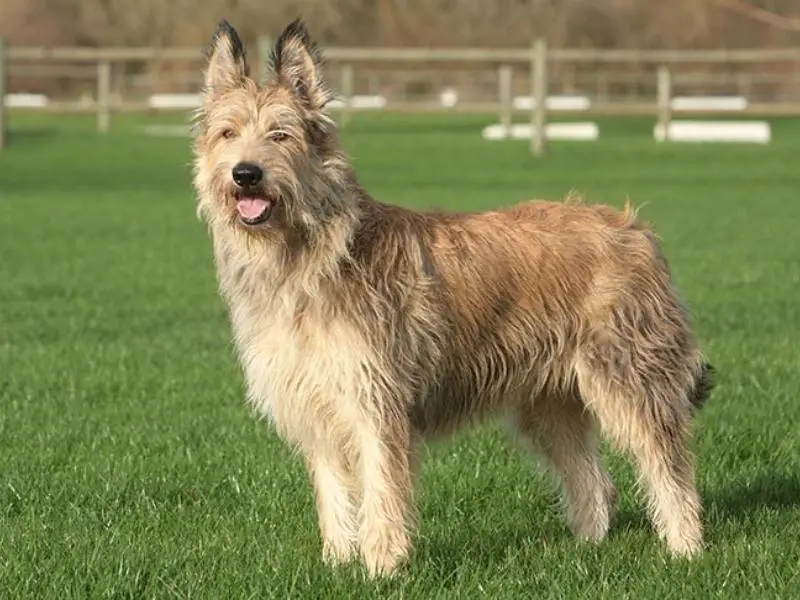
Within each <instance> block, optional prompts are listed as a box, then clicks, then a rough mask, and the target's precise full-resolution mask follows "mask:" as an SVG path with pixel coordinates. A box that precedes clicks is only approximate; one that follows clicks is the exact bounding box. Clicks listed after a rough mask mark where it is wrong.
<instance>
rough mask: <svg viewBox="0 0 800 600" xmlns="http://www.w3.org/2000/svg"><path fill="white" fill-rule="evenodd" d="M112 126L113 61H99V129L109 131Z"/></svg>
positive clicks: (99, 130)
mask: <svg viewBox="0 0 800 600" xmlns="http://www.w3.org/2000/svg"><path fill="white" fill-rule="evenodd" d="M110 127H111V62H110V61H108V60H101V61H100V62H98V63H97V131H98V132H99V133H108V130H109V128H110Z"/></svg>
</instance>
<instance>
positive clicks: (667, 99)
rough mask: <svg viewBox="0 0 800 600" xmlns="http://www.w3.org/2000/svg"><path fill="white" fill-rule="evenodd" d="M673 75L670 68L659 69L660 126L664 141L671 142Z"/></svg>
mask: <svg viewBox="0 0 800 600" xmlns="http://www.w3.org/2000/svg"><path fill="white" fill-rule="evenodd" d="M671 100H672V74H671V73H670V70H669V67H668V66H666V65H661V66H660V67H658V126H659V127H660V128H661V131H662V132H663V135H664V138H663V139H664V141H665V142H668V141H669V124H670V121H671V120H672V109H671Z"/></svg>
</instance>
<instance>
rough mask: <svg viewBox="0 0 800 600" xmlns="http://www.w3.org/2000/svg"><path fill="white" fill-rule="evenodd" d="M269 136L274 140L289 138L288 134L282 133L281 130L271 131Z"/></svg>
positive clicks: (282, 140) (279, 140)
mask: <svg viewBox="0 0 800 600" xmlns="http://www.w3.org/2000/svg"><path fill="white" fill-rule="evenodd" d="M269 137H270V139H271V140H273V141H275V142H284V141H286V140H288V139H289V134H287V133H284V132H283V131H273V132H272V133H270V134H269Z"/></svg>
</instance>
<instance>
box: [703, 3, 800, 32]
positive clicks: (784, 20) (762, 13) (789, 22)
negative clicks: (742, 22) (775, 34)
mask: <svg viewBox="0 0 800 600" xmlns="http://www.w3.org/2000/svg"><path fill="white" fill-rule="evenodd" d="M708 1H709V2H710V3H711V4H715V5H716V6H720V7H722V8H726V9H728V10H731V11H733V12H736V13H738V14H740V15H743V16H745V17H748V18H749V19H752V20H754V21H759V22H761V23H764V24H765V25H769V26H771V27H777V28H778V29H784V30H786V31H800V19H797V18H792V17H784V16H783V15H779V14H776V13H774V12H770V11H768V10H765V9H763V8H760V7H758V6H753V5H752V4H750V3H749V2H745V1H744V0H708Z"/></svg>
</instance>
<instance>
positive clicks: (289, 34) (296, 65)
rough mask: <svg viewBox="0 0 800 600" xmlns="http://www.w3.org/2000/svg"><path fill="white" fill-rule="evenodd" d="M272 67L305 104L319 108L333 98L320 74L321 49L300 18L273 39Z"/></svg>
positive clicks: (314, 108)
mask: <svg viewBox="0 0 800 600" xmlns="http://www.w3.org/2000/svg"><path fill="white" fill-rule="evenodd" d="M272 67H273V69H274V71H275V75H276V76H277V77H278V78H279V79H280V80H282V81H284V82H285V83H286V84H287V85H288V86H290V87H291V88H292V90H293V91H294V93H295V95H296V96H297V97H298V99H299V100H300V101H301V102H302V103H303V104H305V105H306V107H308V108H310V109H312V110H320V109H322V108H323V107H324V106H325V105H326V104H327V103H328V102H329V101H330V100H332V99H333V94H332V92H331V91H330V89H328V87H327V85H326V84H325V81H324V78H323V73H322V70H323V60H322V52H321V50H320V49H319V47H318V46H317V45H316V44H315V43H314V42H312V41H311V38H310V36H309V35H308V29H306V26H305V24H304V23H303V22H302V21H301V20H300V19H299V18H298V19H295V20H294V21H292V22H291V23H289V25H287V26H286V28H285V29H284V30H283V32H282V33H281V35H280V36H279V37H278V41H277V42H275V47H274V48H273V50H272Z"/></svg>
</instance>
